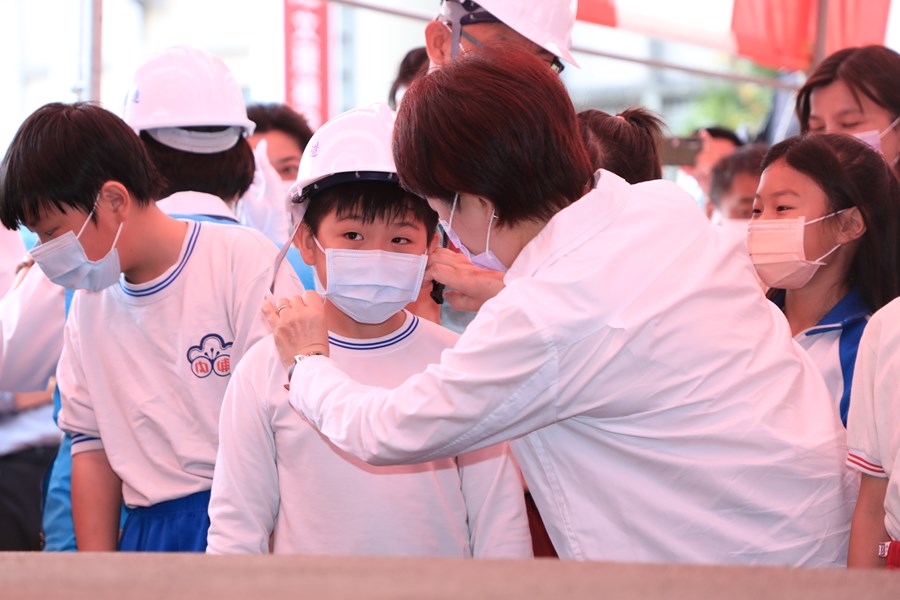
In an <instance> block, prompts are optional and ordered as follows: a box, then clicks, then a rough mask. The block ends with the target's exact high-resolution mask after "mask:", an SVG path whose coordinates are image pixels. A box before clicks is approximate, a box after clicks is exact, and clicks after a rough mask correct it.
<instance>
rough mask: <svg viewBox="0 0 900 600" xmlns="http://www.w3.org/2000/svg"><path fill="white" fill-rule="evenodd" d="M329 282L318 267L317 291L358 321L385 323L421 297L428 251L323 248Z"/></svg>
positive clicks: (314, 271)
mask: <svg viewBox="0 0 900 600" xmlns="http://www.w3.org/2000/svg"><path fill="white" fill-rule="evenodd" d="M315 242H316V246H318V247H319V250H321V251H322V252H324V253H325V272H326V273H327V275H328V286H327V287H325V286H323V285H322V282H321V281H320V280H319V276H318V274H317V273H316V270H315V269H313V280H314V281H315V284H316V291H317V292H318V293H319V294H321V295H322V296H324V297H325V298H327V299H328V300H329V301H330V302H331V303H332V304H334V305H335V306H336V307H337V308H338V309H340V310H341V312H343V313H344V314H346V315H347V316H348V317H350V318H351V319H353V320H354V321H356V322H358V323H365V324H368V325H377V324H378V323H384V322H385V321H387V320H388V319H390V318H391V317H392V316H394V315H395V314H397V313H398V312H400V311H401V310H403V307H404V306H406V305H407V304H409V303H410V302H412V301H413V300H415V299H416V298H418V296H419V289H420V288H421V287H422V279H423V278H424V277H425V265H426V264H427V263H428V255H427V254H403V253H402V252H388V251H386V250H342V249H338V248H327V249H325V248H322V245H321V244H319V240H315Z"/></svg>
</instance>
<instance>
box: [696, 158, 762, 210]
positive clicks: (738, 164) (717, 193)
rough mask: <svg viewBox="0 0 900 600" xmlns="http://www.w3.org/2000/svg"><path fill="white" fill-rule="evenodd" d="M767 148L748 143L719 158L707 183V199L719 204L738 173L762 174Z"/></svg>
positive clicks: (716, 204)
mask: <svg viewBox="0 0 900 600" xmlns="http://www.w3.org/2000/svg"><path fill="white" fill-rule="evenodd" d="M767 150H768V148H767V147H766V145H765V144H750V145H747V146H744V147H742V148H738V149H737V150H735V151H734V152H732V153H731V154H729V155H728V156H724V157H722V158H721V159H719V162H717V163H716V164H715V165H714V166H713V168H712V173H711V174H710V183H709V199H710V200H711V201H712V203H713V204H714V205H715V206H719V204H720V203H721V201H722V196H724V195H725V194H727V193H728V190H729V189H731V185H732V184H733V183H734V178H735V177H737V176H738V175H739V174H741V173H748V174H750V175H755V176H757V177H759V176H760V175H761V174H762V162H763V158H765V157H766V151H767Z"/></svg>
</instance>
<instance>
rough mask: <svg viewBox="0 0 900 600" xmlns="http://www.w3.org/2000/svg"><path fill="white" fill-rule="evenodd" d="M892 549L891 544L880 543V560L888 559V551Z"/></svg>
mask: <svg viewBox="0 0 900 600" xmlns="http://www.w3.org/2000/svg"><path fill="white" fill-rule="evenodd" d="M890 549H891V542H880V543H879V544H878V556H879V558H887V555H888V550H890Z"/></svg>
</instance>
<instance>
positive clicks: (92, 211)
mask: <svg viewBox="0 0 900 600" xmlns="http://www.w3.org/2000/svg"><path fill="white" fill-rule="evenodd" d="M99 205H100V196H99V195H98V196H97V199H96V200H95V201H94V206H93V207H91V212H89V213H88V216H87V219H85V220H84V225H82V226H81V229H79V230H78V235H76V236H75V239H77V240H78V241H79V242H81V234H82V233H84V230H85V229H87V226H88V223H90V222H91V217H92V216H93V215H94V212H95V211H96V210H97V206H99ZM124 224H125V222H124V221H123V222H122V223H119V228H118V229H117V230H116V237H114V238H113V243H112V246H110V248H109V251H110V252H112V251H113V248H115V247H116V244H118V243H119V236H120V235H122V225H124ZM82 247H83V246H82Z"/></svg>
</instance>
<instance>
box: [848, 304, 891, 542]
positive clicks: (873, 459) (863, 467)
mask: <svg viewBox="0 0 900 600" xmlns="http://www.w3.org/2000/svg"><path fill="white" fill-rule="evenodd" d="M851 397H852V399H851V402H850V416H849V419H848V420H847V444H848V446H849V447H850V450H849V453H848V455H847V464H848V465H849V466H850V467H852V468H853V469H856V470H857V471H859V472H861V473H865V474H866V475H871V476H872V477H880V478H887V479H888V486H887V491H886V493H885V498H884V513H885V514H884V526H885V529H886V530H887V533H888V535H890V536H891V539H893V540H900V476H898V474H897V473H898V471H897V465H898V464H900V300H894V301H893V302H891V303H890V304H888V305H887V306H885V307H883V308H882V309H881V310H879V311H878V312H876V313H875V314H874V315H872V318H871V319H870V320H869V324H868V325H867V326H866V331H865V333H863V336H862V340H861V341H860V343H859V355H858V356H857V362H856V375H855V379H854V380H853V391H852V392H851Z"/></svg>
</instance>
